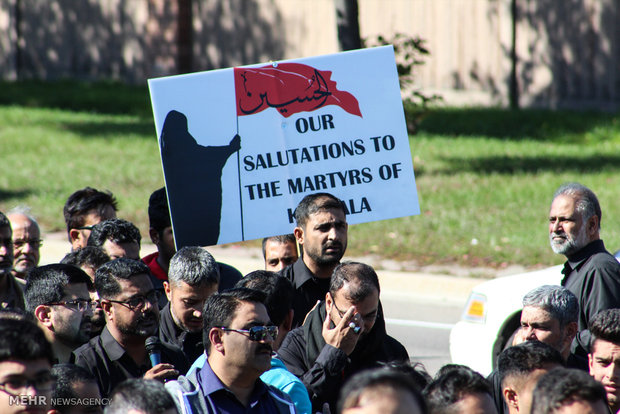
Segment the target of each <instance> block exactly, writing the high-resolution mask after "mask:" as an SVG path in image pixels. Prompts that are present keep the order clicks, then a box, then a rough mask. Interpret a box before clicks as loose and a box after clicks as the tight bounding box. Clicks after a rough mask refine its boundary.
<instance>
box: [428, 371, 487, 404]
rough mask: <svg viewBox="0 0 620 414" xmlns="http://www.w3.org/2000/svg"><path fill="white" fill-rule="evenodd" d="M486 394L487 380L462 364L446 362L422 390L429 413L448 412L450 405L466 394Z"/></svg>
mask: <svg viewBox="0 0 620 414" xmlns="http://www.w3.org/2000/svg"><path fill="white" fill-rule="evenodd" d="M472 394H488V395H489V396H491V395H492V394H491V386H490V385H489V383H488V381H487V380H486V379H485V378H484V377H483V376H482V375H480V374H479V373H477V372H476V371H474V370H473V369H471V368H469V367H466V366H464V365H457V364H448V365H446V366H444V367H442V368H441V369H440V370H439V372H438V373H437V375H436V376H435V379H434V380H433V382H431V383H430V384H429V385H428V387H426V389H425V390H424V396H425V397H426V403H427V404H428V408H429V411H430V412H431V413H448V412H451V411H450V409H451V407H452V406H453V405H454V404H456V403H458V402H459V401H460V400H461V399H463V398H464V397H465V396H467V395H472Z"/></svg>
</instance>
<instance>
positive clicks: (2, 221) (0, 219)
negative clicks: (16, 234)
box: [0, 211, 13, 233]
mask: <svg viewBox="0 0 620 414" xmlns="http://www.w3.org/2000/svg"><path fill="white" fill-rule="evenodd" d="M4 227H8V228H9V229H11V221H10V220H9V218H8V217H7V216H6V214H4V213H3V212H1V211H0V229H2V228H4ZM12 232H13V230H12V229H11V233H12Z"/></svg>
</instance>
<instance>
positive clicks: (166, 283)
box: [164, 281, 172, 302]
mask: <svg viewBox="0 0 620 414" xmlns="http://www.w3.org/2000/svg"><path fill="white" fill-rule="evenodd" d="M171 290H172V289H170V282H166V281H165V282H164V292H166V297H167V298H168V302H172V295H171V294H170V292H171Z"/></svg>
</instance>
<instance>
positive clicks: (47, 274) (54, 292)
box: [24, 263, 93, 312]
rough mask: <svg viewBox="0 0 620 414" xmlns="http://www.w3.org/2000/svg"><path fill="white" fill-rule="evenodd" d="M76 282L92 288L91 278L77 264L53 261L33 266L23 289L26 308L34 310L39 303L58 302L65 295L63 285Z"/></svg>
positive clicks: (30, 310)
mask: <svg viewBox="0 0 620 414" xmlns="http://www.w3.org/2000/svg"><path fill="white" fill-rule="evenodd" d="M77 283H84V284H85V285H86V288H87V289H88V290H93V282H92V280H91V279H90V277H89V276H88V274H86V272H84V271H83V270H82V269H80V268H79V267H77V266H74V265H70V264H63V263H53V264H49V265H45V266H39V267H35V268H33V269H32V270H30V272H29V273H28V280H27V282H26V288H25V289H24V300H25V301H26V310H27V311H28V312H34V310H35V309H36V308H37V306H39V305H45V304H46V303H50V302H60V301H61V300H62V297H63V296H64V295H65V292H64V290H65V287H66V286H67V285H69V284H77ZM85 299H88V298H85Z"/></svg>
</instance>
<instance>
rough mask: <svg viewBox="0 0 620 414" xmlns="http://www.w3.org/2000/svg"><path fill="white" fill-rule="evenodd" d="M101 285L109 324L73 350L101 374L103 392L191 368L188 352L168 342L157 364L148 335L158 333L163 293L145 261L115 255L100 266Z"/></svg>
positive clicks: (77, 359) (97, 276)
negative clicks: (153, 362) (123, 383)
mask: <svg viewBox="0 0 620 414" xmlns="http://www.w3.org/2000/svg"><path fill="white" fill-rule="evenodd" d="M95 287H96V289H97V293H98V294H99V297H100V298H101V306H102V307H103V311H104V313H105V318H106V326H105V328H103V331H102V332H101V335H99V336H96V337H94V338H92V339H91V340H90V341H89V342H87V343H86V344H84V345H82V346H81V347H79V348H78V349H76V350H75V351H74V352H73V354H74V360H75V363H76V364H77V365H80V366H82V367H84V368H86V369H87V370H88V371H89V372H90V373H91V374H93V375H94V376H95V378H96V379H97V383H98V384H99V388H100V390H101V395H102V396H104V397H107V396H109V395H110V392H111V391H112V389H113V388H114V386H116V385H117V384H118V383H119V382H121V381H123V380H125V379H128V378H139V377H144V378H146V379H158V380H161V381H163V380H165V379H170V378H176V377H177V376H178V375H179V372H180V371H181V372H185V371H186V370H187V368H188V366H189V365H188V363H187V359H186V358H185V355H184V354H183V352H182V351H181V350H180V349H179V348H178V347H176V346H172V345H169V344H166V343H161V344H160V354H161V361H162V363H160V364H157V365H155V366H151V362H150V360H149V355H148V353H147V350H146V348H145V340H146V339H147V338H148V337H150V336H154V335H157V330H158V327H159V308H158V307H157V301H158V296H159V295H158V292H157V291H156V290H155V289H154V288H153V283H152V282H151V278H150V276H149V269H148V267H147V266H146V265H145V264H144V263H142V262H140V261H137V260H130V259H126V258H119V259H116V260H112V261H111V262H108V263H106V264H104V265H103V266H101V267H100V268H99V269H97V272H96V274H95Z"/></svg>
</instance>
